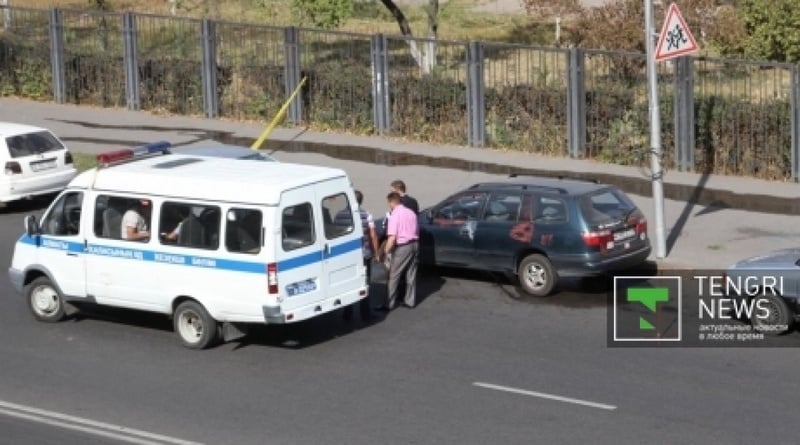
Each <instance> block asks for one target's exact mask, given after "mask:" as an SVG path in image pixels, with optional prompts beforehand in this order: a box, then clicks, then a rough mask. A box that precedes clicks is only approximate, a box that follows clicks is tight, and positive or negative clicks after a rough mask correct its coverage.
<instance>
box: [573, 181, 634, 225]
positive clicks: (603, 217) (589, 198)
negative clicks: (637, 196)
mask: <svg viewBox="0 0 800 445" xmlns="http://www.w3.org/2000/svg"><path fill="white" fill-rule="evenodd" d="M580 208H581V213H583V217H584V218H585V219H586V222H587V223H589V224H590V225H597V224H605V223H613V222H616V221H619V220H620V219H623V218H625V217H626V216H628V214H629V213H630V212H631V211H632V210H633V209H635V208H636V206H635V205H634V204H633V203H632V202H631V201H630V200H629V199H628V198H626V197H625V196H624V195H623V194H622V193H620V192H619V191H617V190H613V189H608V190H602V191H600V192H598V193H593V194H590V195H586V196H582V197H581V198H580Z"/></svg>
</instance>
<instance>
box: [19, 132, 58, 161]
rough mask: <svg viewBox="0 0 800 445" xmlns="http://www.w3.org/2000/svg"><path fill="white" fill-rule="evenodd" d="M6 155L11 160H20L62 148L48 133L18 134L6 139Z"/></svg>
mask: <svg viewBox="0 0 800 445" xmlns="http://www.w3.org/2000/svg"><path fill="white" fill-rule="evenodd" d="M6 145H8V153H9V155H11V157H12V158H21V157H24V156H31V155H36V154H40V153H46V152H48V151H58V150H62V149H64V146H63V145H62V144H61V142H59V141H58V139H56V138H55V136H53V135H52V134H51V133H50V132H49V131H38V132H35V133H27V134H20V135H17V136H10V137H7V138H6Z"/></svg>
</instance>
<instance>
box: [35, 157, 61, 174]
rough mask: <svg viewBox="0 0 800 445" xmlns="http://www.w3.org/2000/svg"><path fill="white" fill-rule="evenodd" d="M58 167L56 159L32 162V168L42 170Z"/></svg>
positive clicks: (37, 170) (36, 170)
mask: <svg viewBox="0 0 800 445" xmlns="http://www.w3.org/2000/svg"><path fill="white" fill-rule="evenodd" d="M53 168H56V160H55V159H48V160H46V161H38V162H31V170H33V171H35V172H40V171H43V170H50V169H53Z"/></svg>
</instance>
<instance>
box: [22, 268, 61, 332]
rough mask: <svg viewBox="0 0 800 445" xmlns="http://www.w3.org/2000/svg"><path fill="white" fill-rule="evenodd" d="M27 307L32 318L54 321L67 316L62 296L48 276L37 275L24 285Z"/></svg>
mask: <svg viewBox="0 0 800 445" xmlns="http://www.w3.org/2000/svg"><path fill="white" fill-rule="evenodd" d="M25 296H26V297H27V299H28V307H29V308H30V310H31V313H32V314H33V316H34V318H36V319H37V320H39V321H44V322H47V323H56V322H59V321H61V320H63V319H64V318H66V316H67V312H66V309H65V305H64V297H63V296H62V295H61V292H60V291H59V290H58V288H57V287H56V286H55V285H54V284H53V282H52V281H51V280H50V278H47V277H44V276H42V277H38V278H36V279H34V280H33V281H31V282H30V283H28V284H27V285H26V286H25Z"/></svg>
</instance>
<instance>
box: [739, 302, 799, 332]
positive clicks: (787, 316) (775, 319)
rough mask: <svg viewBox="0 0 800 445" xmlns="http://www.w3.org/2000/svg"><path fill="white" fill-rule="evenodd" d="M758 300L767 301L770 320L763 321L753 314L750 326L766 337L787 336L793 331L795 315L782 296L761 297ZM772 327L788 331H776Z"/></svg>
mask: <svg viewBox="0 0 800 445" xmlns="http://www.w3.org/2000/svg"><path fill="white" fill-rule="evenodd" d="M757 298H758V299H764V300H766V301H767V307H768V309H769V311H770V316H769V320H762V319H760V318H758V317H757V316H756V314H755V313H754V314H753V317H752V318H751V319H750V324H751V325H752V326H753V330H754V331H756V332H761V333H763V334H765V335H782V334H786V333H787V332H789V331H790V330H791V329H792V324H793V322H794V315H793V314H792V312H791V310H790V309H789V305H788V304H786V301H785V300H784V299H783V297H781V296H780V295H761V296H759V297H757ZM770 326H785V327H786V329H781V330H776V329H774V328H770Z"/></svg>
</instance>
